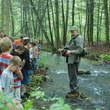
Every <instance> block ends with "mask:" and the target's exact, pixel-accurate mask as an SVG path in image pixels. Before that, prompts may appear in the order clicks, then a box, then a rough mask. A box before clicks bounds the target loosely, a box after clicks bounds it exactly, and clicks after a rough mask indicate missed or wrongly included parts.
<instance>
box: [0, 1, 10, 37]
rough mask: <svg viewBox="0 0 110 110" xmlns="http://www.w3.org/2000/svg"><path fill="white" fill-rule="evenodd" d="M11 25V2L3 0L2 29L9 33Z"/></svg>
mask: <svg viewBox="0 0 110 110" xmlns="http://www.w3.org/2000/svg"><path fill="white" fill-rule="evenodd" d="M9 26H10V2H9V0H2V31H3V32H4V33H6V34H8V35H9Z"/></svg>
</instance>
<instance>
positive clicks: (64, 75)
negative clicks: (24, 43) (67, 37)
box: [41, 52, 110, 110]
mask: <svg viewBox="0 0 110 110" xmlns="http://www.w3.org/2000/svg"><path fill="white" fill-rule="evenodd" d="M41 57H46V61H45V62H46V64H47V66H48V67H49V69H48V72H47V75H48V76H50V77H51V79H52V82H50V81H48V82H46V83H45V84H43V86H42V89H43V91H44V92H45V94H46V97H55V96H56V97H63V98H64V99H65V102H66V103H68V104H69V105H71V107H72V108H73V109H72V110H74V108H81V109H82V110H96V108H100V110H110V65H99V64H98V62H95V61H91V60H87V59H82V60H81V64H80V67H79V69H84V70H89V71H90V73H91V74H88V75H87V74H84V75H80V76H78V81H79V82H78V85H79V91H80V92H83V93H84V94H86V96H87V97H88V100H74V99H73V100H68V99H66V98H65V95H66V94H67V92H69V79H68V71H67V64H66V62H65V58H64V57H62V56H57V55H56V54H54V55H53V54H51V53H47V52H46V53H43V55H41Z"/></svg>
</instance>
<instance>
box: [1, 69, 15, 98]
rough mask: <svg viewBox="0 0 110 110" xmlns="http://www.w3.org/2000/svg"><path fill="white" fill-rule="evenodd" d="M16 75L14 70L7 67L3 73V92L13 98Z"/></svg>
mask: <svg viewBox="0 0 110 110" xmlns="http://www.w3.org/2000/svg"><path fill="white" fill-rule="evenodd" d="M13 86H14V77H13V72H12V71H10V70H8V69H5V70H4V71H3V73H2V75H1V87H2V88H3V89H4V90H3V92H4V94H5V95H6V96H9V97H12V98H13V91H14V88H13Z"/></svg>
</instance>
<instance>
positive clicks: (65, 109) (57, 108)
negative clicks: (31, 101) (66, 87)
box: [49, 98, 72, 110]
mask: <svg viewBox="0 0 110 110" xmlns="http://www.w3.org/2000/svg"><path fill="white" fill-rule="evenodd" d="M49 110H72V109H71V107H70V105H68V104H65V103H64V99H62V98H58V100H57V102H56V103H55V104H53V105H51V106H50V109H49Z"/></svg>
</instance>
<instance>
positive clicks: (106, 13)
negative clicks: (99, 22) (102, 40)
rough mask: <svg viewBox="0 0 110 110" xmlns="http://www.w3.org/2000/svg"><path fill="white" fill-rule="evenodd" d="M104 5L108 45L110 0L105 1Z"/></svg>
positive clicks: (107, 41)
mask: <svg viewBox="0 0 110 110" xmlns="http://www.w3.org/2000/svg"><path fill="white" fill-rule="evenodd" d="M103 3H104V14H105V33H106V43H107V44H108V43H109V20H110V18H109V15H108V0H103Z"/></svg>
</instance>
